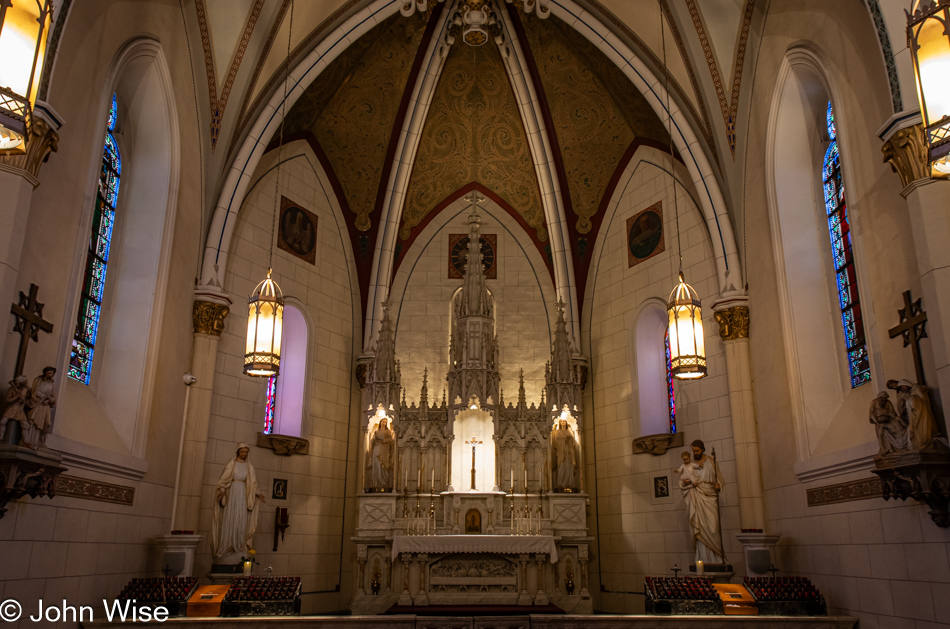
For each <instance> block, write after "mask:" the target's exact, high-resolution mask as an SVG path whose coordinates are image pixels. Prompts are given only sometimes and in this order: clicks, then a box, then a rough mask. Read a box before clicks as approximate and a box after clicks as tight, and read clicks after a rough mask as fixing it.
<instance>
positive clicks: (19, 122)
mask: <svg viewBox="0 0 950 629" xmlns="http://www.w3.org/2000/svg"><path fill="white" fill-rule="evenodd" d="M52 9H53V3H52V0H39V1H38V0H31V1H29V2H2V1H0V59H3V63H2V64H0V87H2V88H3V93H2V94H0V126H2V127H5V128H6V129H7V130H8V131H12V132H13V133H15V134H17V135H19V136H20V138H17V137H12V136H11V134H10V133H2V134H0V150H7V149H14V148H17V149H21V150H22V146H21V145H22V136H23V135H25V133H26V126H27V120H28V118H29V115H30V112H31V111H32V109H33V105H34V103H35V102H36V92H37V90H38V88H39V84H40V74H41V70H42V68H43V59H44V57H45V55H46V41H47V35H48V34H49V26H50V21H51V19H52Z"/></svg>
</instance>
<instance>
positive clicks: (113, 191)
mask: <svg viewBox="0 0 950 629" xmlns="http://www.w3.org/2000/svg"><path fill="white" fill-rule="evenodd" d="M118 111H119V106H118V103H117V101H116V97H115V94H113V95H112V103H111V105H110V107H109V119H108V123H107V125H106V138H105V142H104V143H103V149H102V168H101V170H100V172H99V190H98V192H97V194H96V207H95V211H94V212H93V216H92V234H91V236H90V238H89V251H88V252H87V254H86V273H85V277H84V279H83V286H82V298H81V301H80V307H79V313H78V315H77V317H76V333H75V335H74V336H73V347H72V352H71V353H70V356H69V371H68V372H67V373H68V375H69V377H70V378H72V379H73V380H78V381H79V382H82V383H83V384H89V377H90V376H91V375H92V359H93V355H94V354H95V347H96V336H97V334H98V332H99V316H100V314H101V312H102V295H103V293H104V292H105V287H106V269H107V267H108V264H109V247H110V245H111V244H112V228H113V226H114V225H115V209H116V204H117V202H118V199H119V178H120V176H121V174H122V158H121V156H120V155H119V146H118V144H117V143H116V141H115V137H114V136H113V135H112V132H113V131H115V123H116V118H117V117H118Z"/></svg>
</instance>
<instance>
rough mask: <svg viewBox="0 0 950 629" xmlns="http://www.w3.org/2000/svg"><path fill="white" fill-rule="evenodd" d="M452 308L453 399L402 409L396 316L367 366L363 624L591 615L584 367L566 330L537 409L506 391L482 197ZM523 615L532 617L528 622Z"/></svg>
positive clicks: (359, 601) (559, 335)
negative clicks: (389, 613)
mask: <svg viewBox="0 0 950 629" xmlns="http://www.w3.org/2000/svg"><path fill="white" fill-rule="evenodd" d="M470 200H471V202H472V204H473V211H472V215H471V216H470V217H469V250H468V257H467V260H466V271H465V278H464V281H463V285H462V289H461V291H459V292H458V293H457V294H456V296H455V297H454V298H453V303H452V311H451V312H452V320H451V341H450V350H449V365H450V367H449V371H448V373H447V374H446V381H447V385H448V395H447V396H446V397H444V398H443V400H442V401H441V404H440V403H438V402H437V403H435V404H430V403H429V396H428V382H427V377H424V378H423V382H422V384H421V390H420V396H419V399H420V404H419V406H416V405H415V404H412V405H408V406H407V405H406V403H405V396H404V395H403V392H404V389H403V386H402V382H401V377H400V373H399V364H398V361H397V360H396V357H395V340H394V334H393V330H392V324H391V321H390V318H389V312H388V308H386V309H385V311H384V313H383V317H382V320H381V322H380V331H379V336H378V338H377V342H376V351H375V355H374V356H373V358H372V360H371V361H368V362H366V363H365V364H364V365H363V369H364V370H365V371H364V372H363V374H364V381H363V382H362V387H363V409H364V410H363V424H362V430H363V435H364V443H365V446H364V447H363V448H362V458H361V461H360V462H361V470H362V473H363V478H362V482H361V486H362V488H363V491H362V493H361V494H359V495H358V496H357V499H358V501H359V516H358V523H357V530H356V536H355V537H354V538H353V539H354V541H355V542H356V544H357V556H356V562H357V565H356V570H355V571H354V573H355V575H356V579H357V583H356V594H355V596H354V598H353V600H352V602H351V605H350V608H351V610H352V611H353V612H354V613H356V614H378V613H381V612H384V611H385V610H387V609H389V608H390V607H392V606H393V605H395V604H398V605H403V606H430V605H525V606H531V605H548V604H549V603H553V604H555V605H557V606H559V607H561V608H562V609H564V610H565V611H567V612H568V613H580V614H585V613H588V614H589V613H592V606H591V599H590V593H589V592H588V586H587V560H588V545H589V543H590V538H589V537H588V530H587V505H588V498H587V494H586V493H585V492H584V485H585V479H584V476H583V469H584V466H583V455H582V453H583V449H582V448H581V443H580V437H579V436H580V435H581V434H583V412H582V393H583V387H584V384H585V381H586V377H585V376H586V364H585V362H584V360H583V358H582V357H580V356H579V355H578V354H576V353H575V352H574V349H573V345H572V343H571V338H570V335H569V334H568V332H567V326H566V322H565V320H564V313H563V306H562V305H561V304H559V305H558V319H557V324H556V329H555V334H554V342H553V343H552V347H551V360H550V362H549V363H548V366H547V369H546V386H545V389H544V390H543V392H542V396H541V400H540V401H539V403H538V404H534V403H532V404H530V405H529V404H528V401H527V400H526V399H525V390H524V384H523V382H522V385H521V387H520V390H519V392H518V400H517V402H515V403H511V402H509V403H508V404H507V405H505V402H504V400H503V399H502V396H501V391H500V390H499V379H500V378H499V372H498V355H499V352H498V347H497V343H498V341H497V337H496V335H495V323H494V322H495V316H494V314H495V313H494V308H495V304H494V300H493V299H492V296H491V294H490V293H489V292H488V290H487V289H486V287H485V278H484V271H483V265H482V259H481V250H480V248H479V246H478V243H479V235H480V231H479V222H480V219H479V217H478V214H477V207H475V206H476V205H477V203H478V202H479V199H478V197H477V196H473V197H471V198H470ZM526 611H530V610H527V609H526Z"/></svg>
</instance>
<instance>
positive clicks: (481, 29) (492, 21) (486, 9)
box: [399, 0, 551, 46]
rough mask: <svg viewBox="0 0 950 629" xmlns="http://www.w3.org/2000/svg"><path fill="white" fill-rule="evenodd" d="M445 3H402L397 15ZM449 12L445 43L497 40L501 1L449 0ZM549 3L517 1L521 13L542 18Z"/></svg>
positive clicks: (510, 1)
mask: <svg viewBox="0 0 950 629" xmlns="http://www.w3.org/2000/svg"><path fill="white" fill-rule="evenodd" d="M444 1H445V0H404V2H403V5H402V7H400V9H399V12H400V13H402V14H403V15H404V16H406V17H408V16H410V15H413V14H414V13H416V12H417V11H418V12H422V11H426V10H428V9H429V7H430V6H435V4H436V2H444ZM450 1H451V2H452V8H451V9H450V10H452V11H453V13H452V18H451V22H450V26H449V32H448V36H447V37H446V41H447V43H449V44H452V43H454V41H455V40H456V39H458V38H459V37H461V39H462V41H464V42H465V43H466V44H468V45H469V46H481V45H482V44H484V43H485V42H487V41H488V40H489V38H490V39H495V40H499V39H500V38H501V19H500V18H499V16H498V9H499V8H500V5H501V0H450ZM505 2H506V3H507V4H516V3H517V2H516V0H505ZM548 2H549V0H521V2H520V3H518V4H520V5H521V8H522V9H523V10H524V12H525V13H534V14H535V15H537V16H538V17H539V18H541V19H544V18H546V17H548V16H549V15H551V8H550V7H549V6H548Z"/></svg>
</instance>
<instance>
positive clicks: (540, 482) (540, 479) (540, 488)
mask: <svg viewBox="0 0 950 629" xmlns="http://www.w3.org/2000/svg"><path fill="white" fill-rule="evenodd" d="M542 491H544V475H543V474H542V473H541V468H540V467H539V468H538V494H540V493H541V492H542Z"/></svg>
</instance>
